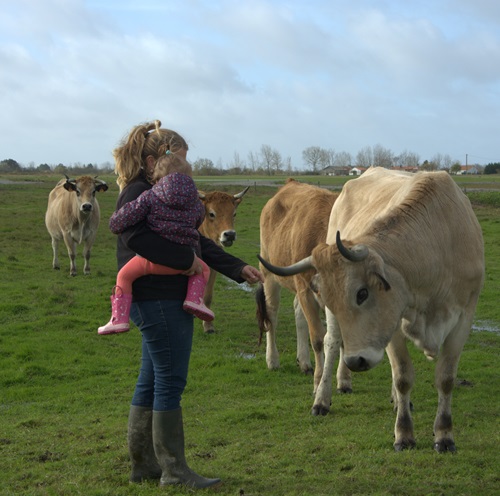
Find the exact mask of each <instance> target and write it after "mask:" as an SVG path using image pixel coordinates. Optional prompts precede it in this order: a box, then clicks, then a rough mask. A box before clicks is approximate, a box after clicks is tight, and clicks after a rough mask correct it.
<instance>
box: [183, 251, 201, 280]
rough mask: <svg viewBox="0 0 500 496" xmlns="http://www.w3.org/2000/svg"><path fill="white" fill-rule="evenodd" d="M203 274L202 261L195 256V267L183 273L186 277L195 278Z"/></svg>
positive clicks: (192, 266)
mask: <svg viewBox="0 0 500 496" xmlns="http://www.w3.org/2000/svg"><path fill="white" fill-rule="evenodd" d="M202 272H203V266H202V265H201V260H200V259H199V258H198V257H197V256H196V255H195V256H194V260H193V265H191V267H190V268H189V269H188V270H185V271H184V272H183V274H184V275H186V276H194V275H195V274H201V273H202Z"/></svg>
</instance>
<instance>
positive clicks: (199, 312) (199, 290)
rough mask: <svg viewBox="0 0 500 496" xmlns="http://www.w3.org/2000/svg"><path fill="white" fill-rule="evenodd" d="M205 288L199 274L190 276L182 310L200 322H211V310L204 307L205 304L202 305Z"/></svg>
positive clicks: (212, 314)
mask: <svg viewBox="0 0 500 496" xmlns="http://www.w3.org/2000/svg"><path fill="white" fill-rule="evenodd" d="M205 286H206V282H205V279H204V278H203V276H202V275H201V274H196V275H194V276H190V277H189V280H188V290H187V294H186V299H185V300H184V304H183V305H182V308H183V309H184V310H185V311H186V312H188V313H192V314H193V315H195V316H196V317H198V318H199V319H201V320H205V321H206V322H211V321H212V320H214V317H215V315H214V313H213V312H212V310H210V308H208V307H206V306H205V303H203V293H204V292H205Z"/></svg>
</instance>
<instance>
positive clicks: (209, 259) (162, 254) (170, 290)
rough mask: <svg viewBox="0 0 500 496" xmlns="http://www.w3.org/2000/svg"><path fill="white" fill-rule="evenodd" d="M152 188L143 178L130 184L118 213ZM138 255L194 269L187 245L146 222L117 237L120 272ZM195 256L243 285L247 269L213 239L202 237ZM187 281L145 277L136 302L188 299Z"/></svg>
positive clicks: (139, 281)
mask: <svg viewBox="0 0 500 496" xmlns="http://www.w3.org/2000/svg"><path fill="white" fill-rule="evenodd" d="M150 188H151V184H150V183H149V182H148V181H147V180H146V178H145V177H144V176H139V177H138V178H137V179H136V180H135V181H133V182H131V183H129V184H128V185H127V186H126V187H125V188H124V189H123V191H122V192H121V194H120V196H119V197H118V201H117V204H116V209H117V210H118V209H119V208H120V207H121V206H122V205H124V204H125V203H127V202H129V201H132V200H135V199H136V198H137V197H138V196H139V195H140V194H141V193H142V192H143V191H145V190H147V189H150ZM136 254H138V255H140V256H141V257H144V258H146V259H147V260H149V261H151V262H153V263H156V264H161V265H167V266H168V267H172V268H174V269H178V270H187V269H189V268H190V267H191V266H192V265H193V261H194V252H193V249H192V248H191V247H189V246H187V245H180V244H177V243H172V242H171V241H168V240H167V239H165V238H163V237H161V236H160V235H159V234H156V233H155V232H153V231H151V230H150V229H149V228H148V226H147V225H146V221H141V222H139V223H138V224H135V225H134V226H132V227H131V228H129V229H127V230H126V231H124V232H123V233H122V234H120V235H119V236H118V241H117V250H116V257H117V261H118V269H120V268H121V267H123V266H124V265H125V264H126V263H127V262H128V261H129V260H130V259H131V258H132V257H134V256H135V255H136ZM196 254H197V255H198V256H199V257H200V258H202V259H203V260H204V261H205V262H206V263H207V265H208V266H209V267H211V268H212V269H214V270H216V271H217V272H220V273H221V274H224V275H225V276H227V277H229V278H230V279H233V280H234V281H236V282H238V283H241V282H244V279H243V278H242V277H241V271H242V269H243V267H244V266H245V265H247V264H246V263H245V262H244V261H243V260H240V259H239V258H237V257H234V256H233V255H231V254H229V253H226V252H225V251H224V250H223V249H222V248H220V247H219V246H218V245H216V244H215V243H214V242H213V241H212V240H211V239H208V238H206V237H204V236H202V235H201V234H200V245H199V246H198V249H197V250H196ZM187 280H188V278H187V277H186V276H184V275H177V276H157V275H150V276H143V277H140V278H139V279H137V280H136V281H135V282H134V284H133V286H132V292H133V297H134V300H135V301H139V300H157V299H162V300H182V299H184V298H185V296H186V291H187Z"/></svg>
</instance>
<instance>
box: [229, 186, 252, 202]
mask: <svg viewBox="0 0 500 496" xmlns="http://www.w3.org/2000/svg"><path fill="white" fill-rule="evenodd" d="M249 189H250V186H247V187H246V188H245V189H244V190H243V191H240V192H239V193H237V194H236V195H233V196H234V198H235V199H236V200H239V199H240V198H242V197H243V195H244V194H245V193H246V192H247V191H248V190H249Z"/></svg>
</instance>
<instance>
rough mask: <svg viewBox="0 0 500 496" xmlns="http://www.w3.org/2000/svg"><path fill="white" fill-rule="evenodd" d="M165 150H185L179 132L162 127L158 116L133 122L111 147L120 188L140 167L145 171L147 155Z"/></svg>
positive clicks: (186, 146)
mask: <svg viewBox="0 0 500 496" xmlns="http://www.w3.org/2000/svg"><path fill="white" fill-rule="evenodd" d="M167 150H170V151H171V152H172V153H175V152H177V151H179V150H186V151H187V150H188V145H187V143H186V141H185V140H184V138H183V137H182V136H181V135H180V134H178V133H176V132H175V131H172V130H171V129H163V128H162V127H161V121H159V120H156V121H154V122H149V123H145V124H139V125H138V126H135V127H134V128H133V129H132V130H131V131H130V133H129V135H128V136H127V137H125V138H124V139H123V140H122V141H121V143H120V145H119V146H118V147H117V148H115V149H114V150H113V157H114V159H115V174H117V175H118V178H117V180H116V182H117V184H118V186H119V187H120V191H121V190H122V189H123V188H124V187H125V186H127V184H129V183H130V182H132V181H134V180H135V179H136V178H137V176H139V174H140V173H141V169H142V170H144V171H146V158H147V157H148V156H150V155H151V156H152V157H153V158H154V159H155V160H158V158H159V157H161V156H162V155H165V152H166V151H167Z"/></svg>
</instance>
